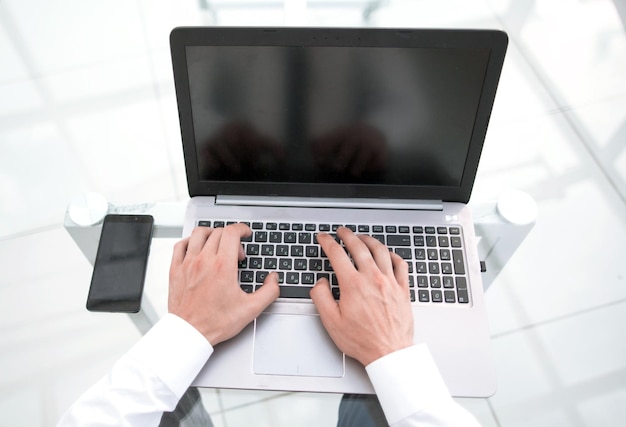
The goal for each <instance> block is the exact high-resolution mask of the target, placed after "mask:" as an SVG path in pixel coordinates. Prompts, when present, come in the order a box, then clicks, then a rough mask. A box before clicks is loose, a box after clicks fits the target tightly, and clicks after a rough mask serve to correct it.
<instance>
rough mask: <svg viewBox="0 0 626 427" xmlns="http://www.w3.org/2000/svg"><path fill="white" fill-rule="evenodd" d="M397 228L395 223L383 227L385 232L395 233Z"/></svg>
mask: <svg viewBox="0 0 626 427" xmlns="http://www.w3.org/2000/svg"><path fill="white" fill-rule="evenodd" d="M397 230H398V229H397V228H396V226H395V225H388V226H386V227H385V232H386V233H397V232H398V231H397Z"/></svg>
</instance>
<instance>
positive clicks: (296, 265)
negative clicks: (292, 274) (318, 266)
mask: <svg viewBox="0 0 626 427" xmlns="http://www.w3.org/2000/svg"><path fill="white" fill-rule="evenodd" d="M306 267H307V261H306V259H304V258H296V259H295V260H294V262H293V269H294V270H306Z"/></svg>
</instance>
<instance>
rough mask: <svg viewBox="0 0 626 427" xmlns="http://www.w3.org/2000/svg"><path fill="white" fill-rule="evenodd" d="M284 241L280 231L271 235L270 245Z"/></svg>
mask: <svg viewBox="0 0 626 427" xmlns="http://www.w3.org/2000/svg"><path fill="white" fill-rule="evenodd" d="M282 241H283V234H282V233H281V232H280V231H272V232H271V233H270V243H281V242H282Z"/></svg>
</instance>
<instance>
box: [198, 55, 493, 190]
mask: <svg viewBox="0 0 626 427" xmlns="http://www.w3.org/2000/svg"><path fill="white" fill-rule="evenodd" d="M186 52H187V63H188V70H189V71H188V72H189V80H190V83H189V84H190V92H191V107H192V114H193V123H194V132H195V141H196V150H197V159H198V169H199V172H200V177H201V179H202V180H220V181H262V182H290V183H294V182H296V183H297V182H301V183H376V184H392V185H444V186H457V185H459V184H460V181H461V175H462V173H463V167H464V164H465V158H466V155H467V151H468V146H469V142H470V138H471V134H472V130H473V125H474V120H475V116H476V110H477V107H478V101H479V98H480V95H481V90H482V84H483V79H484V75H485V68H486V66H487V61H488V58H489V51H488V50H487V49H430V48H429V49H424V48H374V47H306V48H302V47H283V46H281V47H275V46H272V47H268V46H264V47H259V46H254V47H249V46H189V47H187V51H186Z"/></svg>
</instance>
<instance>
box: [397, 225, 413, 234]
mask: <svg viewBox="0 0 626 427" xmlns="http://www.w3.org/2000/svg"><path fill="white" fill-rule="evenodd" d="M410 232H411V228H409V227H408V226H406V225H401V226H400V227H398V233H410Z"/></svg>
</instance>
